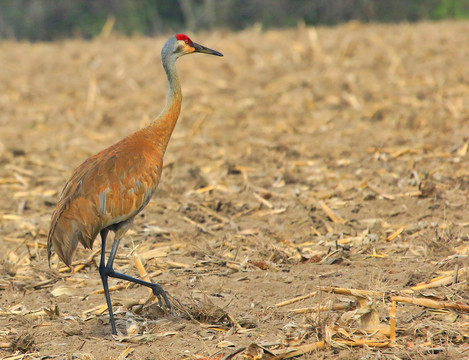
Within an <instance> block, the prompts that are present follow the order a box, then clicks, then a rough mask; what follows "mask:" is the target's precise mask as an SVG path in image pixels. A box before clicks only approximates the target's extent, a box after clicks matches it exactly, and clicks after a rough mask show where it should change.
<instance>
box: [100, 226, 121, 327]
mask: <svg viewBox="0 0 469 360" xmlns="http://www.w3.org/2000/svg"><path fill="white" fill-rule="evenodd" d="M108 232H109V230H106V229H103V230H101V232H100V234H101V261H100V262H99V275H101V281H102V283H103V289H104V296H105V297H106V303H107V309H108V311H109V322H110V323H111V328H112V333H113V335H117V329H116V323H115V321H114V313H113V312H112V302H111V295H110V294H109V285H108V282H107V278H108V276H109V275H108V272H107V271H106V268H107V266H106V265H105V263H106V259H105V254H106V236H107V234H108ZM113 260H114V259H113ZM111 265H112V264H111Z"/></svg>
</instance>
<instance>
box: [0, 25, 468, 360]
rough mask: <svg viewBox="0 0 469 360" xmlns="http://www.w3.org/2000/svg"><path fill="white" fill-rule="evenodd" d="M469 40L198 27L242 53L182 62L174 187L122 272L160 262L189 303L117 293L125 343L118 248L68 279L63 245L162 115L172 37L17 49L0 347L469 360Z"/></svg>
mask: <svg viewBox="0 0 469 360" xmlns="http://www.w3.org/2000/svg"><path fill="white" fill-rule="evenodd" d="M467 34H469V23H468V22H443V23H421V24H402V25H363V24H358V23H350V24H346V25H342V26H338V27H333V28H317V29H313V28H305V27H303V26H301V25H299V26H298V28H296V29H292V30H282V31H268V32H262V31H260V29H258V28H252V29H250V30H247V31H243V32H240V33H230V32H227V31H217V32H214V33H211V34H207V33H201V34H198V35H194V36H193V40H194V41H196V42H199V43H201V44H204V45H206V46H208V47H211V48H214V49H216V50H219V51H221V52H222V53H224V55H225V57H224V58H216V57H210V56H203V55H197V56H195V55H194V56H187V57H184V58H182V59H180V60H179V63H178V69H179V72H180V78H181V81H182V84H183V94H184V100H183V109H182V115H181V117H180V119H179V123H178V125H177V126H176V129H175V132H174V134H173V137H172V139H171V142H170V144H169V147H168V150H167V154H166V157H165V169H164V171H163V177H162V180H161V183H160V185H159V190H158V192H157V194H156V196H155V197H154V199H153V200H152V201H151V202H150V204H149V205H148V206H147V207H146V209H145V210H144V211H143V213H142V214H141V215H140V216H139V217H138V218H137V219H136V222H135V225H134V227H133V230H131V231H130V232H129V233H128V234H127V235H126V237H125V239H124V240H123V241H122V242H121V246H120V249H119V252H118V257H117V260H116V268H117V269H118V270H119V271H121V272H124V273H127V274H130V275H134V276H139V272H138V270H137V267H136V264H138V262H139V261H141V262H142V263H143V264H144V266H145V269H146V272H147V273H148V275H149V277H150V278H151V280H152V281H154V282H157V283H159V284H161V285H162V286H163V287H164V288H165V289H166V291H167V292H168V294H170V296H171V299H172V302H173V304H174V306H173V307H174V309H173V311H172V313H171V314H168V313H166V312H165V311H163V310H162V309H160V308H159V306H158V302H157V301H155V300H154V299H149V293H148V290H147V289H145V288H141V287H139V286H128V284H127V283H125V282H121V281H115V280H113V281H112V283H111V285H117V290H115V291H113V292H112V293H111V296H112V299H113V301H114V302H115V306H114V311H115V313H116V316H117V319H118V321H117V324H118V329H119V332H120V335H119V336H118V337H116V338H113V337H112V336H111V334H110V326H109V323H108V320H109V319H108V316H107V312H106V308H105V306H104V296H103V295H102V294H101V293H98V291H99V290H100V289H101V283H100V278H99V274H98V270H97V263H98V261H99V238H98V239H97V240H96V243H95V250H94V251H89V250H84V249H82V248H79V250H78V251H77V253H76V255H75V263H74V266H73V268H74V271H73V272H70V270H67V269H66V268H65V267H64V266H63V264H61V263H59V261H58V259H57V257H53V259H52V267H51V268H49V267H48V264H47V254H46V250H45V244H46V236H47V232H48V229H49V221H50V216H51V213H52V210H53V208H54V206H55V203H56V202H57V199H58V196H59V194H60V191H61V189H62V187H63V186H64V184H65V182H66V180H67V179H68V177H69V176H70V174H71V172H72V170H73V169H74V168H75V167H76V166H78V165H79V164H80V163H81V162H82V161H84V160H85V159H86V158H87V157H88V156H90V155H92V154H93V153H95V152H97V151H99V150H101V149H103V148H105V147H107V146H108V145H110V144H112V143H114V142H115V141H117V140H119V139H121V138H122V137H124V136H126V135H127V134H129V133H131V132H133V131H135V130H137V129H139V128H141V127H143V126H145V125H146V124H148V122H149V121H150V120H151V119H152V118H153V117H155V116H157V115H158V113H159V111H160V110H161V109H162V107H163V105H164V101H165V96H166V89H167V85H166V79H165V75H164V72H163V69H162V67H161V63H160V56H159V53H160V49H161V47H162V45H163V43H164V42H165V40H166V38H167V37H166V36H165V37H158V38H141V37H135V38H120V37H116V36H111V37H107V38H100V39H96V40H94V41H90V42H88V41H83V40H67V41H63V42H55V43H36V44H30V43H16V42H2V43H0V254H1V255H0V261H1V265H0V356H2V357H4V358H6V359H38V358H43V359H45V358H54V359H62V358H63V359H117V358H119V359H122V358H128V359H197V358H199V359H202V358H206V359H225V358H228V356H229V355H230V354H233V353H234V352H236V351H237V350H241V353H239V354H238V355H237V356H236V357H232V358H235V359H269V358H270V359H272V358H273V357H272V355H269V352H270V353H275V354H284V355H281V356H283V357H281V356H280V357H277V359H280V358H282V359H283V358H287V357H288V356H293V354H292V353H290V355H285V352H287V351H291V350H293V349H296V350H298V349H300V352H299V353H297V355H298V358H301V359H325V358H327V359H371V358H376V359H378V358H379V359H424V358H425V359H462V358H467V357H469V345H468V343H469V316H468V312H467V311H464V309H465V307H464V306H466V307H467V306H468V305H469V288H468V281H469V270H468V266H469V260H468V254H469V213H468V208H469V202H468V193H469V155H468V144H469V66H468V59H469V42H468V41H467ZM439 277H441V279H442V281H439V282H438V281H434V282H433V283H431V284H429V282H430V281H431V280H432V279H436V278H439ZM419 284H420V285H419ZM416 286H417V287H416ZM319 287H320V288H319ZM338 288H340V289H342V290H340V289H338ZM347 289H348V290H355V289H359V290H366V291H368V292H367V293H365V295H360V294H358V293H356V292H353V291H350V293H351V295H347V294H344V292H345V293H346V290H347ZM373 291H374V292H380V293H378V294H376V293H373ZM312 292H316V294H315V295H311V296H310V297H307V298H305V299H303V300H299V301H296V302H293V303H291V304H289V305H285V306H276V304H278V303H280V302H283V301H286V300H289V299H293V298H295V297H298V296H302V295H307V294H311V293H312ZM341 292H342V293H341ZM392 296H401V297H405V298H408V299H417V302H419V304H420V305H419V304H410V303H405V302H402V301H401V302H397V305H396V311H395V317H394V314H393V311H392V305H393V300H396V298H392ZM422 299H423V300H427V301H428V302H426V303H425V302H424V301H423V300H422ZM147 300H148V301H147ZM431 301H433V302H431ZM144 303H145V305H144V306H142V304H144ZM394 304H396V303H395V302H394ZM435 304H440V305H435ZM448 304H450V305H451V304H452V306H453V307H459V310H457V309H456V310H453V309H447V308H448V307H449V305H448ZM435 307H436V308H437V307H441V308H440V309H436V308H435ZM299 308H312V310H309V312H306V313H295V312H294V310H295V309H299ZM297 312H299V310H297ZM393 319H395V326H394V325H393ZM394 336H395V341H394V342H393V340H394V338H393V337H394ZM322 341H325V343H321V342H322ZM252 344H254V345H252ZM311 344H316V347H317V349H315V350H314V349H313V348H314V347H315V346H313V345H311ZM249 345H251V346H250V348H249V349H248V350H242V349H243V347H247V346H249ZM256 346H257V347H256ZM308 346H310V348H309V349H310V351H309V352H308V351H302V350H304V349H306V348H307V347H308ZM256 351H257V353H256V354H257V355H255V354H254V353H255V352H256ZM243 352H244V353H243ZM302 352H305V353H304V354H301V353H302ZM262 353H263V354H262ZM249 354H250V355H249ZM119 356H121V357H119ZM256 356H257V357H256Z"/></svg>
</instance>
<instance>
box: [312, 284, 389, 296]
mask: <svg viewBox="0 0 469 360" xmlns="http://www.w3.org/2000/svg"><path fill="white" fill-rule="evenodd" d="M318 290H320V291H324V292H328V293H333V294H340V295H352V296H355V297H359V298H366V297H368V296H369V297H374V298H382V297H384V296H385V295H386V293H385V292H383V291H369V290H357V289H346V288H338V287H326V286H318Z"/></svg>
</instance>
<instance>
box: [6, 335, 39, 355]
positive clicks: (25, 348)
mask: <svg viewBox="0 0 469 360" xmlns="http://www.w3.org/2000/svg"><path fill="white" fill-rule="evenodd" d="M11 348H12V349H13V350H19V351H21V352H23V353H27V352H31V351H33V350H34V348H35V344H34V339H33V336H32V335H31V334H29V333H23V334H20V335H19V336H18V337H16V338H15V339H14V340H13V341H12V342H11Z"/></svg>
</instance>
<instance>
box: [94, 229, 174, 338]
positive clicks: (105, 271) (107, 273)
mask: <svg viewBox="0 0 469 360" xmlns="http://www.w3.org/2000/svg"><path fill="white" fill-rule="evenodd" d="M107 233H108V230H106V229H104V230H102V231H101V242H102V243H101V262H100V264H99V274H100V275H101V280H102V282H103V288H104V296H105V297H106V303H107V306H108V310H109V318H110V322H111V327H112V333H113V334H114V335H116V334H117V330H116V325H115V322H114V314H113V312H112V303H111V296H110V295H109V286H108V282H107V278H108V277H114V278H117V279H122V280H126V281H130V282H133V283H135V284H139V285H143V286H146V287H148V288H150V289H151V290H152V291H153V295H155V296H156V297H157V298H158V302H159V304H160V306H163V302H162V300H161V298H163V300H164V303H165V306H166V307H167V308H168V309H171V304H170V302H169V300H168V296H167V295H166V292H165V291H164V290H163V288H162V287H161V285H158V284H155V283H151V282H148V281H144V280H140V279H137V278H134V277H132V276H129V275H125V274H121V273H118V272H115V271H114V269H113V268H112V266H113V264H114V258H115V256H116V252H117V247H118V246H119V242H120V237H117V238H116V239H114V243H113V244H112V248H111V252H110V253H109V257H108V260H107V264H106V266H104V263H105V261H104V255H103V254H104V253H105V250H106V236H107Z"/></svg>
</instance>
